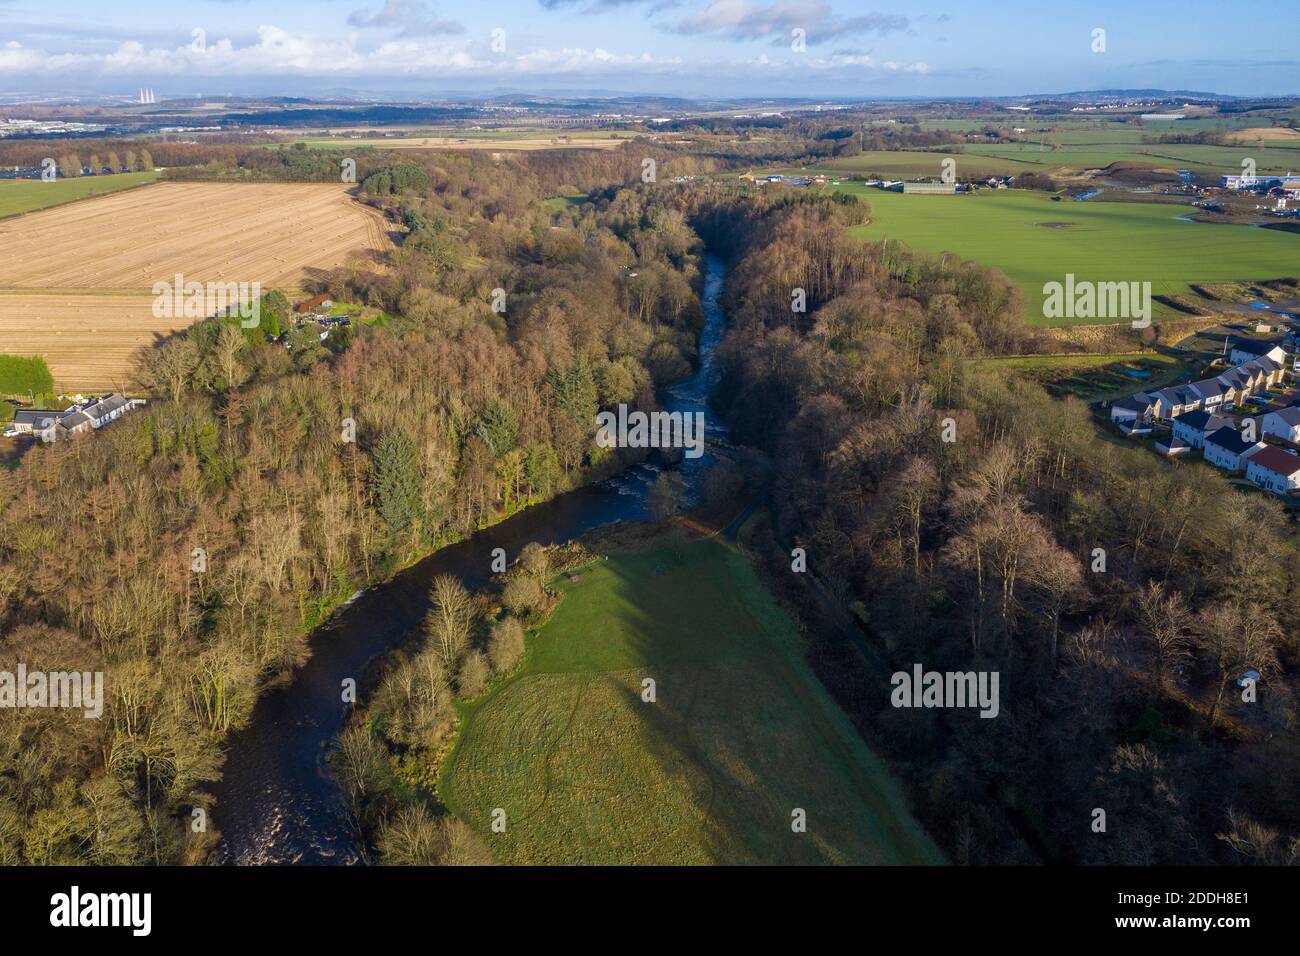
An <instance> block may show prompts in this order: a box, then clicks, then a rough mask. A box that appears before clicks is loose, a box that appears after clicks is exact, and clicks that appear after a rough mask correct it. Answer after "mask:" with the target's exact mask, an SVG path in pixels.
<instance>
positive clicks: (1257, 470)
mask: <svg viewBox="0 0 1300 956" xmlns="http://www.w3.org/2000/svg"><path fill="white" fill-rule="evenodd" d="M1246 480H1247V481H1250V482H1252V483H1254V484H1256V485H1258V486H1259V487H1261V488H1263V489H1265V490H1266V491H1271V492H1273V493H1274V494H1276V495H1284V494H1287V493H1288V492H1291V491H1295V490H1296V489H1297V488H1300V455H1296V454H1295V453H1293V452H1289V451H1283V450H1282V449H1281V448H1278V447H1277V446H1276V445H1265V446H1264V447H1263V448H1261V449H1259V451H1256V452H1253V453H1252V454H1250V455H1248V456H1247V457H1246Z"/></svg>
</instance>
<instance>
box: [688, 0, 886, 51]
mask: <svg viewBox="0 0 1300 956" xmlns="http://www.w3.org/2000/svg"><path fill="white" fill-rule="evenodd" d="M908 24H909V21H908V18H907V17H905V16H902V15H899V14H885V13H865V14H860V15H858V16H853V17H847V18H846V17H840V16H837V15H836V14H835V12H834V11H833V10H832V9H831V7H830V5H829V4H828V3H826V2H825V0H775V2H773V3H756V2H752V0H713V2H712V3H710V4H709V5H708V6H707V7H705V8H704V9H702V10H700V11H699V12H698V13H695V14H692V15H690V16H685V17H682V18H680V19H678V20H676V21H674V22H673V23H671V24H668V25H667V26H666V27H665V29H667V30H668V31H669V32H672V33H678V34H682V35H684V36H713V37H726V38H729V39H732V40H771V41H772V42H773V43H774V44H784V43H787V42H789V40H790V32H791V31H792V30H794V29H796V28H797V29H802V30H805V31H806V32H807V40H808V42H809V43H810V44H813V43H822V42H825V41H827V40H832V39H835V38H836V37H844V36H851V35H855V34H867V33H874V34H877V35H879V36H885V35H886V34H888V33H893V32H897V31H902V30H906V29H907V28H908Z"/></svg>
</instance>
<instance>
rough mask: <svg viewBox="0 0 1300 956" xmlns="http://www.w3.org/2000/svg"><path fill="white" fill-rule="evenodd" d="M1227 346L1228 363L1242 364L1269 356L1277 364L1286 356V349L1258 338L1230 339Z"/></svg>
mask: <svg viewBox="0 0 1300 956" xmlns="http://www.w3.org/2000/svg"><path fill="white" fill-rule="evenodd" d="M1227 347H1228V348H1229V349H1231V351H1230V352H1229V353H1228V364H1229V365H1242V364H1244V363H1246V362H1250V361H1254V360H1255V359H1260V358H1270V359H1272V360H1273V361H1274V362H1277V363H1278V364H1279V365H1280V364H1281V363H1282V360H1283V359H1285V358H1286V351H1285V350H1284V349H1283V348H1282V346H1281V345H1279V344H1278V343H1277V342H1268V341H1263V340H1260V339H1241V338H1238V339H1231V340H1230V341H1229V342H1228V344H1227Z"/></svg>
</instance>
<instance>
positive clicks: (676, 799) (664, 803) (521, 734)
mask: <svg viewBox="0 0 1300 956" xmlns="http://www.w3.org/2000/svg"><path fill="white" fill-rule="evenodd" d="M579 575H580V576H579V579H578V580H577V581H569V580H568V579H567V578H561V579H559V580H558V581H557V582H556V585H557V586H558V588H559V589H560V590H561V592H562V593H563V598H562V600H561V602H560V604H559V606H558V607H557V608H556V609H555V611H554V613H553V614H552V616H551V618H550V620H549V621H548V622H547V624H546V625H545V626H544V627H543V628H542V629H541V630H540V632H539V633H537V634H535V635H532V636H530V637H529V639H528V655H527V661H526V663H525V665H524V667H523V669H522V671H521V672H520V673H519V674H518V675H516V676H514V677H512V678H511V679H510V680H508V681H506V682H505V683H504V684H502V685H501V686H499V687H497V688H495V689H494V690H493V691H492V692H491V693H490V694H488V695H487V696H486V697H484V698H482V699H481V700H479V701H477V702H475V704H474V705H473V706H471V707H469V708H467V709H466V712H465V715H464V723H463V725H462V729H461V734H460V738H459V741H458V743H457V746H456V749H455V750H454V751H453V753H452V754H451V756H450V757H449V758H448V760H447V761H446V762H445V764H444V767H443V772H442V776H441V781H440V785H439V789H440V792H441V794H442V795H443V798H444V799H445V800H446V802H447V804H448V806H449V807H450V809H451V810H452V811H453V812H454V813H456V814H457V815H458V816H460V817H461V818H462V819H464V820H466V821H468V822H470V823H471V825H473V826H474V827H475V828H476V829H478V830H479V831H480V832H482V833H484V834H485V835H486V836H487V837H488V838H489V839H490V840H491V842H492V845H493V850H494V852H495V854H496V856H497V859H498V860H500V861H501V862H503V863H511V864H522V863H548V864H570V863H593V864H633V863H640V864H646V863H648V864H705V863H829V862H833V863H909V864H921V863H941V862H943V861H942V858H941V856H940V854H939V851H938V850H937V849H936V848H935V846H934V845H933V843H932V842H931V841H930V839H929V837H928V836H927V835H926V834H925V833H924V831H923V830H922V829H921V828H920V826H919V824H917V823H916V822H915V821H914V820H913V819H912V817H911V815H910V813H909V811H908V809H907V807H906V804H905V802H904V800H903V797H902V794H901V792H900V790H899V788H898V786H897V785H896V784H895V783H894V782H893V780H892V779H891V778H890V777H889V775H888V773H887V771H886V769H885V767H884V765H883V764H882V763H881V762H880V761H879V760H878V759H877V758H876V757H875V756H874V755H873V754H872V753H871V752H870V751H869V750H868V749H867V748H866V747H865V746H864V745H863V743H862V741H861V738H860V737H859V736H858V735H857V733H856V732H855V731H854V729H853V727H852V725H851V724H850V723H849V721H848V719H847V718H846V717H845V716H844V714H843V713H842V712H841V711H840V710H839V709H838V708H837V707H836V706H835V704H834V703H833V702H832V700H831V699H830V697H829V695H827V693H826V691H825V690H824V689H823V688H822V686H821V685H820V684H819V683H818V681H817V680H816V678H815V676H814V675H813V674H812V672H811V671H810V670H809V668H808V666H807V665H806V663H805V662H804V660H803V658H802V656H801V654H800V650H799V643H798V637H797V635H796V633H795V631H794V628H793V626H792V624H791V622H790V621H789V619H788V618H787V617H786V615H785V614H784V613H783V612H782V610H781V608H780V606H779V605H777V603H776V602H775V601H774V599H773V598H772V596H771V595H770V594H769V593H768V592H767V591H766V590H764V588H763V587H762V585H761V584H760V583H759V581H758V579H757V578H756V577H755V575H754V572H753V570H752V569H751V568H750V565H749V563H748V561H747V560H746V559H745V558H744V556H743V555H741V554H740V553H738V552H737V551H735V550H734V549H732V548H730V547H728V546H726V545H724V544H721V543H719V542H717V541H715V540H711V539H705V540H698V541H695V542H693V543H690V544H687V545H683V546H681V547H680V548H678V549H673V548H671V547H668V548H661V549H658V550H655V551H651V552H648V553H643V554H628V555H615V556H612V557H610V558H609V559H608V560H604V561H598V562H596V563H595V564H592V565H589V566H587V567H586V568H584V569H583V570H581V571H580V572H579ZM646 677H650V678H653V679H654V680H655V681H656V683H657V687H656V690H657V701H656V702H655V703H646V702H643V700H642V696H641V695H642V680H643V679H644V678H646ZM497 807H500V808H502V809H504V810H505V811H506V832H505V833H502V834H493V833H489V821H490V819H491V815H492V811H493V809H494V808H497ZM795 808H802V809H803V810H805V811H806V813H807V821H808V822H807V832H805V833H794V832H792V829H791V812H792V810H794V809H795Z"/></svg>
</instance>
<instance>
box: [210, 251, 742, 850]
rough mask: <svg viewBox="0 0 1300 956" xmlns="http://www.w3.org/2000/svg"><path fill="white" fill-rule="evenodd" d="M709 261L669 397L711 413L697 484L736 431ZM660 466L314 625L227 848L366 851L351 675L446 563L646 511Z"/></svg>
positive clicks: (481, 536)
mask: <svg viewBox="0 0 1300 956" xmlns="http://www.w3.org/2000/svg"><path fill="white" fill-rule="evenodd" d="M704 269H705V275H704V289H703V295H702V300H701V301H702V305H703V308H704V328H703V330H702V331H701V334H700V363H699V368H698V371H697V372H696V374H695V375H694V376H693V377H692V378H690V379H689V380H687V381H685V382H682V383H680V384H678V385H676V386H673V387H672V388H671V389H670V390H669V393H668V395H667V396H666V398H665V402H664V405H665V407H666V408H667V409H668V410H669V411H681V412H697V411H698V412H705V413H706V417H705V422H706V429H705V438H706V444H705V449H706V450H705V454H704V455H703V456H701V457H700V458H697V459H693V460H692V459H686V460H684V461H683V463H682V468H681V470H682V474H683V477H684V478H685V480H686V483H687V488H688V489H689V490H691V491H692V492H693V491H694V489H696V488H697V487H698V484H699V481H700V479H701V478H702V477H703V475H704V474H705V473H706V472H707V471H708V469H709V467H710V466H711V465H712V463H713V462H714V460H715V459H714V457H713V455H712V454H710V453H709V452H708V447H709V443H710V442H711V441H718V440H725V438H726V432H725V429H724V427H723V426H722V424H721V422H715V421H714V420H713V416H711V415H709V414H708V413H707V409H706V403H707V398H708V393H709V389H710V387H711V386H712V384H713V381H714V379H715V377H716V374H717V368H716V364H715V357H716V350H717V346H718V343H719V342H720V341H721V340H722V336H723V333H724V332H725V330H726V319H725V316H724V315H723V312H722V307H721V302H720V299H721V293H722V284H723V280H724V277H725V270H724V266H723V263H722V260H720V259H718V258H717V257H715V256H707V257H706V259H705V263H704ZM593 428H594V424H593ZM658 472H659V468H658V467H657V466H656V465H654V464H652V463H648V462H647V463H644V464H641V465H638V466H636V467H634V468H632V469H630V470H629V471H627V472H624V473H623V474H622V475H620V476H618V477H617V478H613V479H609V480H607V481H602V482H600V483H599V484H596V485H591V486H588V487H585V488H580V489H578V490H576V491H571V492H568V493H566V494H563V495H561V496H559V497H557V498H555V499H554V500H552V501H549V502H547V503H545V504H539V505H536V506H534V507H532V508H529V509H527V510H525V511H523V512H520V513H519V514H517V515H515V516H513V517H511V518H509V519H507V520H505V521H503V522H501V523H500V524H497V525H494V526H493V527H491V528H487V529H485V530H483V531H480V532H478V533H477V534H475V535H473V536H472V537H470V538H467V539H466V540H464V541H460V542H458V543H456V544H453V545H450V546H448V547H445V548H442V549H441V550H439V551H437V552H435V553H434V554H432V555H430V556H429V557H427V558H425V559H424V560H422V561H420V562H419V563H418V564H414V565H412V566H411V567H409V568H407V569H406V570H404V571H402V572H400V573H399V574H397V575H396V576H395V577H394V578H393V579H392V580H391V581H387V582H385V583H383V584H379V585H376V586H375V587H373V588H370V589H369V590H367V591H365V592H363V593H362V594H361V595H360V596H358V597H357V598H356V599H355V600H353V601H352V602H351V603H350V604H348V605H347V606H345V607H343V608H340V609H339V610H338V611H337V612H335V614H334V615H333V616H332V617H331V618H330V619H329V620H328V621H326V622H325V623H324V624H322V625H321V626H320V627H319V628H317V629H316V631H315V632H314V633H313V634H312V635H311V658H310V659H309V660H308V661H307V663H306V664H304V665H303V666H302V667H301V668H300V669H299V670H297V671H296V672H295V673H294V674H293V676H292V678H291V679H290V680H289V681H287V682H285V683H283V684H281V685H278V686H276V687H274V688H271V689H269V690H267V691H266V692H265V693H264V694H263V695H262V696H261V698H260V699H259V700H258V702H257V704H256V706H255V707H254V710H253V715H252V719H251V720H250V722H249V724H248V726H247V727H245V728H244V729H243V730H241V731H238V732H237V733H235V734H233V735H232V736H231V738H230V741H229V745H228V749H227V759H226V765H225V769H224V771H223V776H222V779H221V781H220V782H219V783H218V784H217V785H216V786H214V788H213V794H214V796H215V797H216V806H215V807H214V809H213V811H212V820H213V823H214V824H215V826H216V827H217V829H218V830H219V831H220V833H221V841H220V843H219V844H218V846H217V851H216V859H217V860H218V861H220V862H222V863H244V864H260V863H304V864H347V863H356V862H359V861H360V859H361V857H360V853H359V852H358V842H357V836H356V833H355V830H354V827H353V825H352V821H351V818H350V816H349V813H348V811H347V807H346V805H345V801H344V797H343V793H342V790H341V788H340V787H339V785H338V783H337V782H336V781H335V780H334V777H333V775H332V774H331V772H330V769H329V765H328V763H327V762H326V756H327V753H328V747H329V745H330V743H331V742H332V741H333V739H334V738H335V737H336V736H337V735H338V733H339V731H340V730H341V729H342V727H343V722H344V719H345V718H346V716H347V709H346V705H345V704H344V703H343V701H342V684H343V680H344V679H345V678H349V677H351V678H354V679H357V680H359V679H360V678H361V676H362V673H363V672H364V670H365V668H366V665H367V664H368V663H370V662H371V661H372V660H374V659H375V658H376V657H379V656H380V655H382V654H385V653H387V652H388V651H389V650H391V649H392V648H394V647H396V646H398V645H400V644H402V643H403V642H404V641H406V640H408V639H409V638H410V637H411V636H412V634H413V633H414V630H415V629H416V628H418V627H419V625H420V623H421V621H423V619H424V615H425V613H426V612H427V611H428V609H429V601H428V592H429V586H430V584H431V583H432V582H433V579H434V578H435V577H437V576H438V575H440V574H454V575H456V576H458V577H459V578H460V579H461V580H462V581H463V582H464V583H465V585H466V586H467V587H470V588H475V587H480V586H482V585H484V584H485V583H487V581H488V579H489V578H490V577H491V570H490V567H491V555H492V551H493V549H495V548H504V549H505V552H506V554H507V555H508V556H509V557H510V558H511V559H512V560H513V558H514V557H515V556H516V555H518V554H519V551H520V550H521V549H522V548H523V546H524V545H525V544H527V543H528V542H530V541H536V542H539V543H541V544H559V543H563V542H565V541H570V540H572V539H574V538H576V537H579V536H580V535H582V534H583V533H584V532H586V531H588V530H590V529H591V528H594V527H597V526H599V525H603V524H608V523H610V522H613V521H620V520H640V519H644V518H646V517H647V513H646V507H645V502H646V494H647V492H648V491H649V489H650V486H651V484H652V483H653V482H654V479H655V477H656V475H657V474H658Z"/></svg>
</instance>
